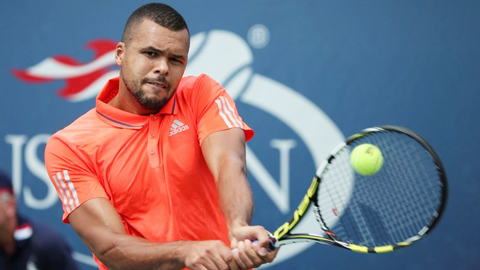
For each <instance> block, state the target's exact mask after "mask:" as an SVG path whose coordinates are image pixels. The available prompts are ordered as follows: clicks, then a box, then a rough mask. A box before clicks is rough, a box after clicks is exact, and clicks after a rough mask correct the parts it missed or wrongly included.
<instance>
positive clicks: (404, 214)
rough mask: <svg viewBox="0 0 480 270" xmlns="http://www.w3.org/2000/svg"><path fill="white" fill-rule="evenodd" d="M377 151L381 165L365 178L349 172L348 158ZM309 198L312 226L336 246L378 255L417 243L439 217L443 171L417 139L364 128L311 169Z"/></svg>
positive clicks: (399, 130) (399, 131)
mask: <svg viewBox="0 0 480 270" xmlns="http://www.w3.org/2000/svg"><path fill="white" fill-rule="evenodd" d="M364 143H368V144H373V145H375V146H377V147H378V148H379V149H380V151H381V152H382V155H383V159H384V162H383V166H382V167H381V169H380V170H379V171H378V172H377V173H375V174H373V175H371V176H364V175H360V174H358V173H356V172H355V170H354V168H353V166H352V165H351V163H350V153H351V151H353V149H354V148H355V147H356V146H358V145H361V144H364ZM316 178H317V181H318V189H317V190H316V194H315V195H314V196H312V202H313V204H314V208H315V212H316V216H317V221H318V222H319V223H320V225H321V227H322V229H323V230H324V231H325V232H326V235H327V236H328V237H329V238H330V239H331V240H332V241H333V242H335V244H336V245H338V246H342V247H345V248H348V249H350V250H353V251H357V252H362V253H383V252H389V251H393V250H396V249H398V248H402V247H405V246H409V245H410V244H412V243H414V242H416V241H418V240H419V239H421V238H422V237H424V236H425V235H426V234H427V233H429V232H430V231H431V230H432V229H433V228H434V227H435V225H436V224H437V222H438V220H439V219H440V217H441V216H442V213H443V211H444V208H445V205H446V200H447V179H446V174H445V170H444V167H443V165H442V163H441V161H440V158H439V157H438V155H437V154H436V153H435V151H434V149H433V148H432V147H431V146H430V145H429V144H428V143H427V142H426V141H425V140H424V139H423V138H422V137H420V136H419V135H418V134H416V133H414V132H413V131H411V130H409V129H406V128H403V127H397V126H382V127H375V128H369V129H365V130H363V131H362V132H360V133H358V134H355V135H353V136H351V137H349V138H348V139H347V140H346V142H345V143H343V144H341V145H339V146H338V147H337V148H336V149H335V150H334V151H333V153H332V155H331V156H330V157H329V158H328V159H327V160H326V161H325V162H324V163H323V164H322V166H321V167H320V168H319V169H318V170H317V175H316Z"/></svg>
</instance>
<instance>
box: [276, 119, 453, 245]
mask: <svg viewBox="0 0 480 270" xmlns="http://www.w3.org/2000/svg"><path fill="white" fill-rule="evenodd" d="M376 132H398V133H403V134H405V135H407V136H409V137H411V138H413V139H415V140H416V141H417V142H418V143H420V144H421V145H422V146H423V147H424V148H425V149H427V151H428V152H429V153H430V156H431V158H432V160H433V161H434V163H435V166H436V167H437V168H436V169H437V172H438V176H439V179H440V182H441V200H440V204H439V207H438V209H437V211H436V213H435V214H434V218H433V219H432V220H431V221H430V223H429V224H427V225H426V226H424V227H423V228H422V229H421V230H420V231H419V232H418V233H417V234H416V235H414V236H412V237H410V238H408V239H406V240H404V241H402V242H397V243H395V244H392V245H384V246H377V247H367V246H362V245H355V244H352V243H347V242H345V241H342V240H340V239H339V238H338V237H336V235H335V234H334V233H333V232H331V231H330V230H329V229H328V227H327V226H326V225H325V222H324V221H323V219H322V216H321V215H320V211H319V207H318V201H317V198H316V195H317V192H318V187H319V186H320V183H321V181H322V179H321V175H322V173H323V171H324V170H325V169H326V168H327V166H328V165H329V164H330V163H331V162H332V161H333V160H334V159H335V155H336V154H337V153H338V152H339V151H340V150H341V149H343V148H344V147H348V146H349V145H351V144H353V143H354V142H355V141H356V140H358V139H359V138H361V137H364V136H368V135H370V134H372V133H376ZM447 190H448V187H447V177H446V173H445V169H444V167H443V164H442V162H441V160H440V158H439V156H438V155H437V153H436V152H435V150H434V149H433V147H432V146H430V144H429V143H428V142H427V141H426V140H425V139H423V138H422V137H421V136H420V135H418V134H416V133H415V132H413V131H411V130H410V129H407V128H404V127H399V126H392V125H388V126H380V127H371V128H367V129H364V130H362V131H361V132H359V133H357V134H354V135H352V136H350V137H348V138H347V139H346V140H345V142H342V143H340V144H339V145H338V146H337V147H335V148H334V150H333V151H332V153H331V154H330V155H329V156H328V158H326V159H325V160H324V161H323V162H322V163H321V165H320V166H319V168H318V169H317V172H316V175H315V176H314V178H313V180H312V183H311V184H310V187H309V188H308V190H307V193H306V194H305V196H304V197H303V199H302V201H301V202H300V204H299V206H298V207H297V209H296V210H295V211H294V213H293V217H292V218H291V219H290V220H289V221H287V222H285V223H284V224H283V225H281V226H280V227H279V228H278V229H277V230H276V231H275V232H274V233H273V234H271V235H270V238H271V241H270V248H271V249H275V248H278V247H280V246H283V245H286V244H292V243H301V242H314V243H319V244H327V245H331V246H336V247H341V248H344V249H347V250H350V251H354V252H358V253H387V252H392V251H395V250H397V249H401V248H404V247H407V246H410V245H412V244H413V243H415V242H417V241H419V240H420V239H422V238H424V237H425V236H426V235H427V234H428V233H430V232H431V231H432V230H433V228H435V227H436V225H437V224H438V221H439V220H440V217H441V216H442V214H443V212H444V210H445V206H446V202H447V193H448V192H447ZM310 205H312V206H313V210H314V213H315V218H316V219H317V222H318V223H319V224H320V226H321V228H322V230H323V231H324V232H325V234H326V235H327V236H323V235H316V234H310V233H290V232H291V231H292V230H293V229H294V228H295V226H296V225H297V224H298V222H299V221H300V220H301V219H302V217H303V216H304V215H305V214H306V212H307V209H308V208H309V206H310Z"/></svg>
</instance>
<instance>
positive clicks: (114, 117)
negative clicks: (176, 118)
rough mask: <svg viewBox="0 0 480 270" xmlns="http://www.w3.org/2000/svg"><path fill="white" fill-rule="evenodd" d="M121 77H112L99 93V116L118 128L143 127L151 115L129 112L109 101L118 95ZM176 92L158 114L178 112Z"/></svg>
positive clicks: (97, 103) (97, 108) (97, 102)
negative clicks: (110, 103)
mask: <svg viewBox="0 0 480 270" xmlns="http://www.w3.org/2000/svg"><path fill="white" fill-rule="evenodd" d="M118 86H119V78H118V77H116V78H113V79H110V80H109V81H108V82H107V84H106V85H105V86H104V87H103V89H102V91H101V92H100V93H99V94H98V96H97V99H96V111H97V115H98V117H99V118H100V119H101V120H102V121H104V122H105V123H107V124H109V125H112V126H114V127H118V128H127V129H141V128H142V127H143V126H144V125H145V124H146V123H147V121H148V119H149V118H150V116H148V115H138V114H133V113H129V112H126V111H123V110H120V109H118V108H115V107H113V106H110V105H109V104H108V102H109V101H110V100H111V99H112V98H113V97H115V96H116V95H117V93H118ZM176 103H177V97H176V94H174V95H173V97H172V98H171V99H170V100H169V101H168V102H167V104H165V106H164V107H163V108H162V109H161V110H160V112H158V113H157V114H156V115H161V114H173V115H176V114H177V109H176Z"/></svg>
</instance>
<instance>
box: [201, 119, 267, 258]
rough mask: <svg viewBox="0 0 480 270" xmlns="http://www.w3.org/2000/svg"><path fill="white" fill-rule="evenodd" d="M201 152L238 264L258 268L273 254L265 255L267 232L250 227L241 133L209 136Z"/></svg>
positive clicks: (232, 131) (249, 194) (250, 205)
mask: <svg viewBox="0 0 480 270" xmlns="http://www.w3.org/2000/svg"><path fill="white" fill-rule="evenodd" d="M202 151H203V155H204V157H205V160H206V162H207V164H208V166H209V168H210V171H211V172H212V174H213V176H214V178H215V181H216V185H217V190H218V193H219V197H220V207H221V208H222V211H223V213H224V215H225V218H226V220H227V223H228V226H229V234H230V235H229V237H230V240H231V242H232V248H233V249H235V256H236V258H237V261H238V263H239V264H243V266H246V267H258V266H259V265H261V264H264V263H267V262H271V261H272V260H273V258H274V257H275V255H276V253H275V252H267V249H268V246H269V239H268V234H267V231H266V230H265V229H264V228H263V227H261V226H250V221H251V218H252V213H253V195H252V192H251V189H250V185H249V183H248V180H247V170H246V163H245V134H244V131H243V130H242V129H240V128H233V129H228V130H224V131H219V132H215V133H212V134H210V135H209V136H207V137H206V138H205V140H204V141H203V142H202ZM253 240H257V241H258V242H255V243H253Z"/></svg>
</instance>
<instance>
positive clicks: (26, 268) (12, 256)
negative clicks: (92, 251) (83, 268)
mask: <svg viewBox="0 0 480 270" xmlns="http://www.w3.org/2000/svg"><path fill="white" fill-rule="evenodd" d="M0 269H2V270H3V269H5V270H63V269H65V270H67V269H68V270H76V269H78V266H77V265H76V263H75V262H74V260H73V258H72V250H71V248H70V246H69V245H68V244H67V242H66V241H65V239H64V238H63V237H62V236H61V235H60V234H59V233H58V232H56V231H55V230H53V229H52V228H50V227H48V226H45V225H42V224H39V223H37V222H32V221H29V220H28V219H26V218H25V217H23V216H21V215H20V214H18V213H17V201H16V198H15V195H14V193H13V189H12V182H11V180H10V178H9V177H8V176H7V175H6V174H4V173H2V172H0Z"/></svg>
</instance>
